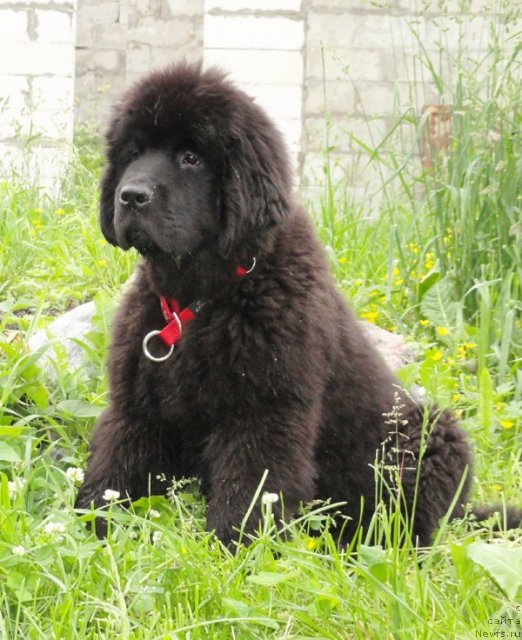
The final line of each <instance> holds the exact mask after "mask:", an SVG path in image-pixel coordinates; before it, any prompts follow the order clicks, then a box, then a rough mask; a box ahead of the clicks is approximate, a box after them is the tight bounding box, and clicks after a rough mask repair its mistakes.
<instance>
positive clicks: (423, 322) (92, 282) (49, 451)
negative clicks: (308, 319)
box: [0, 34, 522, 640]
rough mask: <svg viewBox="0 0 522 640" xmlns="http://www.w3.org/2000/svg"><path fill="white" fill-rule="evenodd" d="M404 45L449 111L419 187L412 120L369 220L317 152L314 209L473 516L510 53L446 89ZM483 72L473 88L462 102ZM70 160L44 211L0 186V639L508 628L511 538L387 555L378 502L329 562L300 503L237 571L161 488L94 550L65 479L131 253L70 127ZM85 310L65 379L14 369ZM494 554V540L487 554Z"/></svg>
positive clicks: (500, 382) (510, 138)
mask: <svg viewBox="0 0 522 640" xmlns="http://www.w3.org/2000/svg"><path fill="white" fill-rule="evenodd" d="M493 35H494V34H493ZM419 51H420V54H419V63H422V64H423V65H424V68H428V69H429V72H430V73H431V74H432V75H433V76H434V78H435V80H436V83H438V85H440V86H441V93H444V95H446V96H449V97H450V100H449V102H451V104H453V105H455V109H456V111H459V112H460V111H462V113H458V114H456V115H455V117H454V118H453V120H454V129H453V136H452V139H451V144H450V148H449V150H448V152H447V154H446V155H445V156H444V157H442V158H441V159H440V162H438V163H436V164H435V166H434V168H433V170H432V171H431V172H423V171H421V170H420V169H419V163H418V161H417V160H416V158H415V155H414V151H415V149H414V148H408V147H407V145H406V146H405V145H404V143H401V140H405V139H408V138H410V137H411V136H408V135H404V128H410V129H411V128H413V129H415V128H416V127H417V128H418V131H417V134H418V135H417V138H418V137H419V135H420V129H421V125H419V124H418V122H417V120H416V118H414V117H413V114H412V113H410V112H407V113H404V114H400V118H398V120H397V122H398V125H397V127H396V128H395V129H394V131H393V132H392V134H391V135H390V136H389V137H388V138H387V139H386V140H385V141H382V143H378V144H376V145H375V147H374V148H372V149H369V148H367V149H364V150H362V153H361V154H360V161H361V162H370V163H377V164H378V165H380V166H382V167H383V168H384V169H386V171H383V185H382V187H381V191H382V195H383V197H382V198H381V205H380V207H379V208H378V210H376V211H374V212H373V215H372V218H371V221H369V220H368V215H367V210H366V209H365V206H364V204H363V205H361V204H357V203H355V202H354V201H353V200H352V199H351V198H350V197H349V196H348V195H347V193H346V192H345V190H344V188H343V185H342V184H340V183H333V182H332V180H331V179H330V175H331V170H332V166H331V164H329V154H328V153H326V154H325V180H324V194H323V197H322V198H321V201H320V202H319V204H318V206H317V207H316V208H315V210H314V211H313V213H314V215H315V220H316V223H317V229H318V232H319V234H320V236H321V238H322V240H323V242H324V244H325V246H326V247H327V252H328V255H329V257H330V261H331V266H332V270H333V272H334V275H335V277H336V279H337V281H338V282H339V286H340V287H341V289H342V290H343V291H344V292H345V293H346V295H347V296H348V297H349V298H350V300H351V303H352V305H353V306H354V307H355V309H356V310H357V311H358V312H359V314H360V315H361V316H363V317H365V318H367V319H368V320H370V321H372V322H376V323H377V324H379V325H381V326H383V327H384V328H387V329H391V330H393V331H397V332H400V333H402V334H403V335H405V336H407V338H408V339H409V340H410V341H411V343H412V346H413V347H414V348H415V349H416V352H417V353H418V360H417V362H416V363H415V364H412V365H409V366H407V367H406V368H405V369H404V370H402V371H401V372H400V375H401V378H402V379H403V381H404V382H405V384H407V385H411V384H413V383H415V384H418V385H421V386H423V387H424V388H425V389H426V392H427V394H428V395H430V396H431V397H433V398H435V399H437V400H438V401H439V402H440V403H441V404H443V405H448V406H452V407H454V408H455V410H456V411H457V412H458V414H459V416H460V419H461V423H462V425H463V427H464V428H465V429H466V430H467V432H468V433H469V436H470V439H471V440H472V442H473V444H474V448H475V450H476V466H475V469H474V471H473V474H474V476H476V479H475V483H474V494H473V500H474V501H476V502H478V503H482V502H496V503H500V504H504V503H507V502H515V503H516V502H517V501H518V502H520V495H521V489H522V465H521V446H520V444H521V425H522V420H521V416H522V374H521V373H520V370H519V369H520V360H521V354H522V348H521V341H522V338H521V332H522V326H521V321H520V313H519V312H520V277H521V272H520V265H521V264H522V262H521V256H520V235H519V234H520V229H519V225H520V221H521V217H522V216H521V214H520V207H521V202H520V194H521V192H522V189H521V181H522V178H521V171H522V170H521V164H520V163H521V160H520V159H521V158H522V153H521V151H522V149H521V136H520V126H521V121H520V104H521V100H520V98H521V96H520V86H521V85H520V82H517V81H516V79H517V78H519V77H520V59H519V57H518V58H517V57H513V59H511V58H510V56H509V55H507V54H506V53H505V51H504V50H503V48H502V47H501V45H500V41H499V40H498V38H497V39H495V37H493V39H492V46H491V48H490V54H489V57H486V58H484V59H483V60H481V61H479V62H477V63H476V65H479V63H480V64H481V65H483V66H482V67H481V73H482V71H483V75H482V76H481V75H480V73H479V71H478V67H477V66H476V65H475V66H472V67H471V68H470V67H469V66H468V63H467V62H466V63H464V61H463V59H462V55H463V54H462V52H461V53H459V52H457V53H456V54H454V55H455V56H457V57H456V58H455V60H454V67H455V68H456V69H457V70H458V72H459V73H458V74H457V76H458V77H456V78H455V77H454V78H452V79H451V83H449V81H447V80H446V79H445V77H444V76H443V74H442V73H441V72H439V71H438V70H437V68H436V67H435V65H434V64H431V61H429V60H426V59H423V55H424V54H423V51H422V47H420V46H419ZM443 51H445V49H443ZM459 55H460V56H461V58H459V57H458V56H459ZM502 61H503V62H502ZM428 63H430V64H428ZM517 74H518V75H517ZM479 77H485V78H486V79H485V80H484V81H483V82H481V83H480V86H477V82H478V81H477V80H475V79H476V78H479ZM461 107H462V108H461ZM497 121H501V122H502V126H501V127H500V128H499V129H498V134H497V128H495V127H496V125H495V123H496V122H497ZM325 122H326V123H328V118H326V119H325ZM492 127H493V129H492ZM492 130H493V131H494V132H495V135H493V136H491V135H490V136H488V135H487V134H488V132H491V131H492ZM327 146H328V145H327ZM76 149H77V154H76V158H75V161H74V162H73V164H72V167H71V171H70V174H69V175H68V176H67V177H66V179H65V183H64V190H63V194H62V197H61V199H60V200H59V201H54V200H51V199H49V198H46V197H45V196H44V195H43V194H42V193H41V192H40V191H39V190H38V189H37V188H35V187H31V186H28V185H26V184H23V183H21V182H20V181H19V180H17V179H15V178H14V177H13V178H12V179H9V180H6V181H4V182H1V183H0V202H1V210H2V216H1V218H0V233H1V234H2V239H3V242H2V245H1V248H0V252H1V254H0V255H1V260H0V325H1V337H0V638H1V639H2V640H4V639H5V640H25V639H31V640H32V639H39V638H45V639H46V640H47V639H49V638H53V639H54V638H56V639H58V638H59V639H67V640H68V639H71V640H72V639H82V640H83V639H87V638H88V639H102V638H109V639H111V638H129V639H138V640H139V639H158V640H160V639H164V638H168V639H171V638H180V639H181V638H183V639H189V638H190V639H198V638H201V639H203V638H218V639H219V638H223V639H225V638H226V639H229V638H245V639H250V638H274V639H275V638H278V639H282V638H296V639H297V638H300V639H301V638H331V639H335V640H337V639H344V638H346V639H348V638H379V639H381V638H383V639H385V638H386V639H387V638H394V639H396V638H399V639H402V638H404V639H409V638H422V639H432V638H444V639H447V638H459V639H460V638H476V637H495V636H488V635H485V634H486V633H488V634H493V633H495V632H496V631H504V632H505V633H509V632H515V631H516V632H518V633H519V634H520V633H522V631H521V630H520V622H518V623H516V620H520V619H521V618H522V612H521V609H520V607H521V604H522V599H521V598H522V578H521V576H522V551H521V549H520V541H521V539H520V531H519V532H518V534H516V533H515V534H514V535H515V539H514V540H513V539H512V538H510V537H509V536H508V535H505V534H493V533H491V532H490V531H488V530H487V528H486V529H484V528H478V527H476V526H472V525H471V524H470V523H469V522H454V523H450V524H449V523H443V524H442V526H441V528H440V530H439V532H438V534H437V537H436V539H435V541H434V545H433V547H432V548H430V549H427V550H421V551H419V550H417V549H414V548H412V546H411V544H409V543H408V542H406V543H405V544H403V545H398V544H395V542H396V540H397V536H398V535H399V534H398V533H397V532H398V531H400V529H401V527H403V526H404V524H405V523H404V522H402V519H401V514H400V513H399V505H394V508H393V509H392V510H391V511H390V513H388V514H387V513H385V512H383V511H382V510H381V509H379V510H378V511H377V513H376V516H375V518H374V521H373V524H372V536H369V537H368V538H362V537H360V536H359V537H356V538H355V539H354V541H353V543H352V544H351V545H350V547H349V548H348V549H346V550H343V551H340V550H339V549H338V548H337V547H336V545H335V541H334V540H333V539H332V536H331V535H330V533H329V530H330V528H331V524H332V520H334V519H336V518H337V517H338V516H336V508H335V505H327V504H326V505H323V504H314V505H309V506H308V507H307V509H306V512H303V514H301V515H300V516H299V517H298V518H297V519H296V520H295V521H294V522H293V523H289V524H287V525H285V526H283V525H280V526H279V530H277V528H276V527H275V525H274V523H273V521H272V520H271V518H270V514H269V513H266V514H265V522H264V526H263V530H262V531H260V532H259V535H257V536H255V537H254V539H253V541H252V543H251V544H250V546H248V547H241V548H239V550H238V552H237V553H236V554H235V555H233V554H230V553H229V552H228V551H227V550H226V549H224V548H223V547H222V546H221V545H220V543H219V542H217V540H216V539H215V538H214V537H213V536H212V535H211V534H209V533H207V532H206V531H205V529H204V518H205V507H204V504H203V500H202V498H201V496H200V495H199V493H198V491H197V489H196V488H194V487H193V486H192V485H184V484H183V483H181V484H179V483H178V485H176V486H175V487H171V488H170V490H169V491H168V492H167V495H166V496H165V497H158V496H154V497H151V498H144V499H141V500H139V501H138V502H137V503H135V504H134V505H133V507H132V510H131V511H130V512H129V511H124V510H122V509H121V508H120V507H119V506H118V505H117V504H114V505H112V506H111V507H110V534H109V537H108V540H107V542H99V541H98V540H97V539H96V538H95V537H94V536H93V535H92V534H91V533H90V532H89V529H88V526H86V525H88V524H89V521H90V520H91V519H92V515H91V514H86V515H84V516H82V517H81V518H79V517H78V515H77V514H75V513H74V511H73V508H72V507H73V503H74V497H75V493H76V491H77V486H78V485H77V484H75V481H74V475H71V472H68V471H67V470H68V469H71V468H72V469H76V468H84V466H85V459H86V453H87V442H88V439H89V433H90V431H91V428H92V426H93V423H94V421H95V418H96V416H97V415H98V414H99V412H100V410H101V408H102V407H103V406H104V404H105V403H106V392H107V381H106V378H105V374H104V373H103V372H104V368H103V360H104V354H105V352H106V346H107V340H108V325H109V322H110V317H111V314H112V312H113V310H114V306H115V304H116V302H117V295H118V292H119V291H120V288H121V285H122V283H123V282H124V281H125V280H126V279H127V278H128V276H129V274H130V273H131V272H132V268H133V265H134V263H135V256H134V255H132V254H131V253H125V254H124V253H122V252H120V251H117V250H116V249H114V248H112V247H110V246H108V245H107V244H106V243H105V242H104V241H103V240H102V237H101V233H100V231H99V229H98V223H97V198H98V194H97V183H98V180H99V172H100V166H101V156H100V151H99V145H98V144H97V142H96V141H95V140H93V139H92V136H89V135H88V134H86V133H82V134H81V135H80V136H79V138H78V140H77V143H76ZM384 176H387V177H384ZM390 176H391V177H390ZM419 193H420V194H421V196H419ZM517 225H518V226H517ZM93 298H94V299H95V300H96V304H97V315H96V318H95V326H94V327H93V331H92V332H91V334H90V335H89V336H87V338H86V341H85V349H86V358H87V365H86V367H85V369H84V371H82V372H67V371H66V370H65V367H63V366H61V364H63V361H61V358H63V353H61V351H60V349H59V348H57V358H58V365H57V367H56V374H57V379H56V381H55V382H53V383H51V382H50V381H49V380H48V379H47V378H46V377H45V376H44V374H43V372H42V366H41V365H42V363H43V359H42V358H43V355H44V351H43V350H42V351H41V352H37V353H31V352H30V351H29V350H28V347H27V340H28V338H29V337H30V336H31V335H32V333H33V332H34V331H35V330H36V329H37V328H40V327H43V326H45V324H46V323H47V322H48V321H50V320H51V319H52V318H53V317H54V316H55V315H56V314H57V313H60V312H61V311H63V310H64V309H67V308H69V307H72V306H75V305H77V304H79V303H81V302H83V301H87V300H90V299H93ZM378 477H379V469H378V468H377V469H376V478H378ZM517 535H518V538H517V537H516V536H517ZM490 539H493V540H494V541H495V544H489V545H485V544H484V540H490ZM376 541H377V543H376ZM510 619H511V621H512V622H511V623H508V622H507V620H510ZM502 620H504V622H501V621H502ZM517 625H518V626H517ZM480 634H482V635H480ZM498 637H502V636H498ZM504 637H509V636H504ZM511 637H518V636H515V635H513V636H511Z"/></svg>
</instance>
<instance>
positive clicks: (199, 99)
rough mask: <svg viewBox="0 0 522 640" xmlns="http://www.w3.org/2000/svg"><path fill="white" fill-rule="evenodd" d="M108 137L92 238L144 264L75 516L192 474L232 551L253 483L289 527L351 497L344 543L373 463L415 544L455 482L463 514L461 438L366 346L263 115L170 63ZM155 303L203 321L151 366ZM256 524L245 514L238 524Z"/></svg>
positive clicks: (465, 468) (213, 524)
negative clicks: (148, 346) (241, 270)
mask: <svg viewBox="0 0 522 640" xmlns="http://www.w3.org/2000/svg"><path fill="white" fill-rule="evenodd" d="M107 140H108V167H107V170H106V173H105V176H104V178H103V181H102V192H101V227H102V230H103V233H104V235H105V237H106V238H107V239H108V241H109V242H111V243H113V244H115V245H118V246H119V247H121V248H122V249H128V248H129V247H130V246H134V247H136V248H137V249H138V251H140V253H142V255H143V257H144V259H143V260H142V261H141V263H140V265H139V267H138V270H137V276H136V278H135V281H134V283H133V284H132V287H131V289H130V290H129V291H128V292H127V293H126V295H125V299H124V301H123V304H122V305H121V307H120V310H119V312H118V314H117V316H116V319H115V321H114V331H113V342H112V347H111V351H110V357H109V372H110V405H109V407H108V409H107V410H106V411H105V412H104V414H103V415H102V417H101V418H100V420H99V422H98V425H97V427H96V430H95V433H94V436H93V440H92V454H91V457H90V459H89V464H88V470H87V474H86V478H85V482H84V484H83V486H82V488H81V490H80V493H79V496H78V500H77V506H78V507H84V508H87V507H89V505H90V504H91V502H93V503H94V504H95V505H96V506H100V505H101V504H103V500H102V495H103V492H104V490H105V489H114V490H118V491H120V492H121V493H122V495H128V496H129V497H130V498H132V499H135V498H138V497H139V496H142V495H145V494H147V492H148V491H149V490H151V491H152V492H158V491H160V492H162V491H163V490H164V488H163V487H162V486H159V485H158V481H157V476H158V475H159V474H166V475H167V476H176V477H180V476H190V477H192V476H196V477H198V478H199V479H200V480H201V483H202V489H203V492H204V494H205V495H206V497H207V499H208V522H207V524H208V528H209V529H213V530H215V532H216V534H217V535H218V536H219V538H221V539H222V540H223V541H230V540H232V539H234V538H235V537H236V535H237V532H236V528H237V527H238V526H239V525H240V523H241V521H242V519H243V517H244V516H245V513H246V511H247V508H248V506H249V504H250V502H251V500H252V497H253V494H254V492H255V490H256V487H257V486H258V483H259V481H260V479H261V476H262V474H263V471H264V470H265V469H268V471H269V473H268V477H267V480H266V485H265V487H264V488H265V490H267V491H271V492H275V493H280V492H281V493H282V495H283V499H284V509H285V514H286V515H291V514H293V513H295V512H296V510H297V509H298V507H299V504H300V503H301V502H307V501H310V500H312V499H314V498H324V499H326V498H330V499H332V500H333V501H336V502H337V501H346V513H347V514H348V515H349V516H351V517H352V520H351V521H350V523H349V524H348V526H347V527H346V529H345V536H346V538H348V537H349V536H350V535H352V534H353V532H354V530H355V527H356V525H357V523H358V522H359V521H361V523H362V525H363V526H366V525H367V524H368V522H369V519H370V518H371V515H372V513H373V511H374V509H375V504H376V491H375V477H374V468H373V467H374V464H375V463H376V461H377V462H378V461H379V460H380V461H381V462H383V463H384V465H383V466H384V467H386V466H389V465H391V466H395V467H396V469H395V472H392V475H393V474H394V473H395V475H399V476H400V488H399V487H397V486H396V484H395V486H392V487H391V489H390V493H393V494H396V495H399V496H400V501H401V502H403V507H404V505H407V506H408V508H409V509H412V505H413V503H414V502H415V513H414V516H413V519H412V522H413V535H414V536H415V537H416V539H417V540H418V542H419V543H420V544H422V545H425V544H428V543H429V542H430V537H431V534H432V532H433V530H434V528H435V527H436V526H437V523H438V521H439V519H440V518H441V517H442V516H443V515H445V514H446V512H447V511H448V509H449V508H450V505H451V503H452V501H453V499H454V498H455V494H456V491H457V489H458V487H459V484H461V483H462V484H461V493H460V496H459V497H458V500H457V504H458V505H459V506H458V507H457V512H459V511H460V509H461V507H460V505H462V504H463V503H465V501H466V499H467V496H468V489H469V484H470V482H469V480H470V477H471V472H470V469H469V466H470V452H469V447H468V444H467V442H466V437H465V435H464V433H463V431H462V430H461V429H460V428H459V427H458V426H457V424H456V422H455V419H454V418H453V416H452V415H451V413H449V412H448V411H438V410H437V409H436V408H434V407H432V408H426V409H425V408H423V407H421V406H418V405H417V404H416V403H415V402H414V401H413V400H411V399H410V398H409V397H408V395H407V394H406V393H404V392H403V391H402V390H401V389H400V388H399V386H398V383H397V381H396V380H395V378H394V377H393V375H392V374H391V373H390V371H389V370H388V368H387V366H386V365H385V363H384V362H383V360H382V359H381V357H380V356H379V354H378V353H377V352H376V350H375V349H374V348H373V346H372V345H371V344H369V342H368V340H367V339H366V338H365V337H364V336H363V334H362V333H361V330H360V328H359V326H358V323H357V321H356V320H355V319H354V317H353V316H352V314H351V313H350V311H349V310H348V308H347V307H346V305H345V302H344V300H343V298H342V296H341V295H340V294H339V293H338V291H337V290H336V287H335V284H334V282H333V279H332V277H331V275H330V273H329V272H328V268H327V265H326V260H325V257H324V252H323V249H322V247H321V245H320V244H319V242H318V240H317V238H316V236H315V234H314V231H313V229H312V226H311V223H310V221H309V219H308V217H307V215H306V214H305V213H304V212H303V210H302V209H301V208H300V207H299V206H298V205H297V204H296V203H295V202H294V201H293V199H292V196H291V184H290V182H291V180H290V171H289V166H288V160H287V154H286V151H285V149H284V146H283V144H282V141H281V138H280V136H279V134H278V133H277V131H276V130H275V128H274V126H273V125H272V124H271V122H270V121H269V120H268V118H267V116H266V115H265V113H264V112H263V111H262V110H261V109H260V108H259V107H258V106H256V104H255V103H254V102H253V101H252V100H251V98H249V97H248V96H247V95H245V94H244V93H243V92H241V91H240V90H238V89H237V88H235V87H234V86H233V85H232V84H230V83H229V82H228V81H227V80H226V79H225V78H224V76H223V74H222V73H220V72H219V71H217V70H209V71H201V69H200V67H198V66H188V65H184V64H182V65H180V66H177V67H174V68H171V69H169V70H166V71H164V72H158V73H153V74H152V75H149V76H148V77H146V78H145V79H144V80H143V81H142V82H141V83H140V84H138V85H137V86H135V87H134V88H133V89H131V90H130V91H129V92H128V93H127V94H126V96H125V97H124V99H123V101H122V102H121V103H120V104H119V105H118V106H117V108H116V109H115V112H114V117H113V120H112V123H111V126H110V129H109V132H108V137H107ZM254 258H255V260H256V264H255V268H254V269H253V271H252V272H251V273H249V274H247V275H246V276H245V277H242V278H240V277H239V276H238V275H236V273H235V268H236V267H237V266H238V265H241V266H243V267H245V268H247V269H248V267H250V266H251V265H252V263H253V260H254ZM160 295H162V296H166V297H174V298H176V299H177V300H178V301H179V302H180V305H181V307H182V308H183V307H185V306H187V305H189V304H191V303H193V302H194V301H195V300H203V301H205V306H204V308H203V309H202V310H201V312H200V313H199V315H198V316H197V317H196V319H195V320H194V321H193V322H192V323H191V324H189V325H187V326H186V328H185V331H184V334H183V336H182V338H181V340H180V342H179V343H178V344H177V345H176V347H175V351H174V354H173V355H172V357H170V358H169V359H168V360H166V361H165V362H161V363H157V362H151V361H150V360H148V359H147V358H146V357H145V356H144V354H143V351H142V340H143V338H144V336H145V335H146V334H147V333H148V332H149V331H151V330H153V329H161V328H163V326H164V325H165V320H164V319H163V317H162V312H161V309H160V302H159V296H160ZM155 348H156V349H158V350H159V346H158V344H156V345H155ZM394 405H395V407H396V409H395V411H394V410H393V409H392V407H393V406H394ZM390 413H393V414H395V415H389V414H390ZM396 414H399V415H398V416H397V415H396ZM423 424H424V428H423ZM419 461H420V471H419V474H418V477H417V468H418V464H419ZM384 480H385V483H386V482H389V481H390V478H389V476H388V475H387V472H386V473H385V477H384ZM393 484H394V483H392V485H393ZM417 484H418V488H417V490H416V485H417ZM415 494H416V497H415V498H414V496H415ZM385 498H386V493H385ZM361 504H362V505H363V506H362V512H361ZM280 505H281V503H278V504H276V505H274V511H275V515H276V516H281V515H282V514H281V511H280ZM258 520H259V508H258V509H257V510H254V512H253V513H252V515H251V517H250V521H249V528H250V529H252V528H255V527H256V526H257V523H258ZM99 531H100V532H103V527H101V526H100V529H99Z"/></svg>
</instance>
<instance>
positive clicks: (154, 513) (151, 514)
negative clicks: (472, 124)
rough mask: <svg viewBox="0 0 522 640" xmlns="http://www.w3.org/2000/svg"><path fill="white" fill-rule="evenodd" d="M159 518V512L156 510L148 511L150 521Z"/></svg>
mask: <svg viewBox="0 0 522 640" xmlns="http://www.w3.org/2000/svg"><path fill="white" fill-rule="evenodd" d="M160 516H161V513H160V512H159V511H156V509H150V510H149V518H150V519H151V520H154V519H155V518H159V517H160Z"/></svg>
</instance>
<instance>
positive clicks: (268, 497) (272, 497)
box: [261, 493, 279, 504]
mask: <svg viewBox="0 0 522 640" xmlns="http://www.w3.org/2000/svg"><path fill="white" fill-rule="evenodd" d="M261 500H262V502H263V504H274V503H276V502H278V501H279V496H278V495H277V493H264V494H263V497H262V498H261Z"/></svg>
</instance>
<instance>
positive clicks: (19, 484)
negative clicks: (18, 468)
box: [7, 478, 26, 500]
mask: <svg viewBox="0 0 522 640" xmlns="http://www.w3.org/2000/svg"><path fill="white" fill-rule="evenodd" d="M25 482H26V481H25V480H24V478H15V479H14V480H9V481H8V482H7V488H8V491H9V497H10V498H11V500H14V499H15V498H16V496H17V495H18V494H19V493H20V492H21V491H22V489H23V488H24V486H25Z"/></svg>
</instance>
